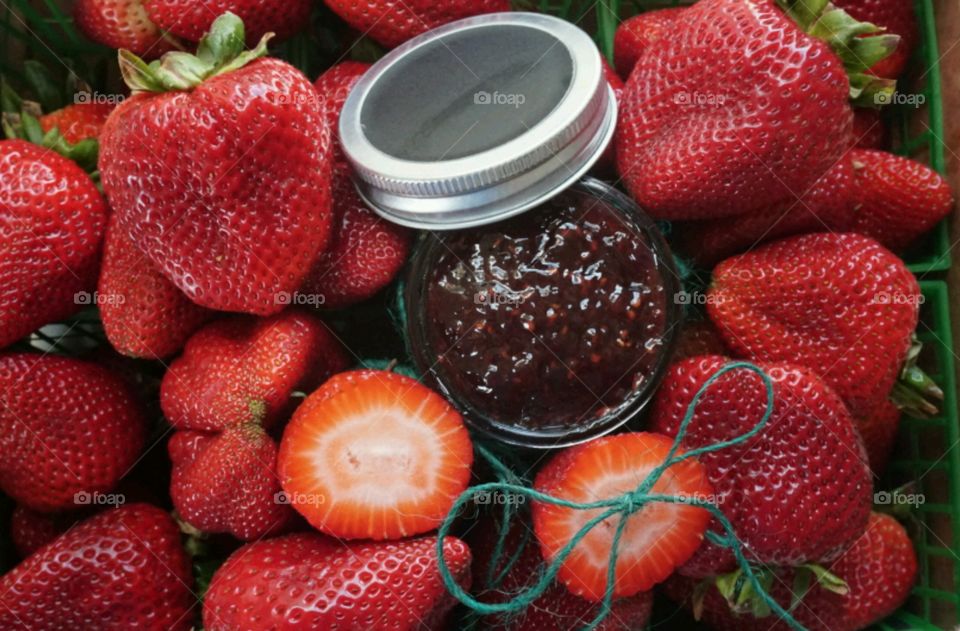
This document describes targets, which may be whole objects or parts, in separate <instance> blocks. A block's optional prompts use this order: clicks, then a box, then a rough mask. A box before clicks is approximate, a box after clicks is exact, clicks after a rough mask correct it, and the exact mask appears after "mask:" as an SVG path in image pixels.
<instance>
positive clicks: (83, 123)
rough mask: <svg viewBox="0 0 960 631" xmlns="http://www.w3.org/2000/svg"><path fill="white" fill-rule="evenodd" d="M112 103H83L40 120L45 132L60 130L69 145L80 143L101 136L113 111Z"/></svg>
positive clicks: (42, 117)
mask: <svg viewBox="0 0 960 631" xmlns="http://www.w3.org/2000/svg"><path fill="white" fill-rule="evenodd" d="M113 108H114V104H112V103H99V102H96V103H93V102H83V103H74V104H73V105H67V106H66V107H62V108H60V109H58V110H55V111H53V112H50V113H49V114H45V115H43V116H41V117H40V118H39V119H38V120H39V122H40V127H41V128H42V129H43V131H44V132H48V131H50V130H51V129H54V128H56V129H59V130H60V135H61V136H63V139H64V140H66V141H67V142H69V143H78V142H80V141H81V140H87V139H88V138H93V139H96V138H97V137H98V136H100V130H102V129H103V124H104V123H106V122H107V117H108V116H110V112H112V111H113Z"/></svg>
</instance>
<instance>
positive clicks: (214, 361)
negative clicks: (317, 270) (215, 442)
mask: <svg viewBox="0 0 960 631" xmlns="http://www.w3.org/2000/svg"><path fill="white" fill-rule="evenodd" d="M347 363H348V360H347V357H346V354H345V352H344V350H343V348H342V347H341V345H340V343H339V342H338V341H337V339H336V338H335V337H334V336H333V334H332V333H331V332H330V330H329V329H328V328H327V326H326V325H325V324H324V323H323V322H322V321H321V320H320V319H319V318H317V317H316V316H313V315H310V314H309V313H306V312H303V311H299V310H296V309H291V310H289V311H285V312H283V313H280V314H278V315H275V316H271V317H269V318H254V317H251V316H234V317H231V318H226V319H223V320H218V321H216V322H212V323H211V324H208V325H207V326H205V327H204V328H202V329H200V330H199V331H198V332H197V333H196V334H194V336H193V337H191V338H190V340H189V341H188V342H187V345H186V347H185V348H184V351H183V355H181V356H180V357H178V358H177V359H176V360H174V361H173V363H172V364H171V365H170V368H169V370H167V372H166V374H165V375H164V376H163V383H162V384H161V388H160V406H161V407H162V408H163V413H164V415H165V416H166V417H167V419H168V420H169V421H170V422H171V423H172V424H173V425H174V426H175V427H177V428H180V429H193V430H200V431H208V432H209V431H219V430H222V429H225V428H227V427H231V426H235V425H242V424H244V423H248V422H251V421H255V422H258V423H259V424H260V425H262V426H263V427H265V428H269V427H272V426H273V425H274V424H275V423H277V422H278V421H280V420H282V419H283V418H284V417H285V416H286V415H287V414H289V413H290V412H291V411H292V410H293V408H294V407H296V405H297V404H298V403H299V399H297V400H294V399H292V398H291V395H292V394H293V392H294V391H295V390H298V389H303V390H304V391H309V390H312V389H313V388H315V387H316V386H317V385H318V384H320V383H322V382H323V381H324V380H325V379H326V378H328V377H329V376H330V375H332V374H333V373H336V372H339V371H341V370H343V369H344V368H346V367H347Z"/></svg>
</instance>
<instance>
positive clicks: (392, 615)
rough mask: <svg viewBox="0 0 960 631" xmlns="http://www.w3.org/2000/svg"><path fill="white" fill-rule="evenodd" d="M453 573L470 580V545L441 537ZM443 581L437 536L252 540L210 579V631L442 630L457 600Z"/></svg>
mask: <svg viewBox="0 0 960 631" xmlns="http://www.w3.org/2000/svg"><path fill="white" fill-rule="evenodd" d="M443 549H444V559H445V560H446V562H447V565H448V567H449V568H450V573H451V574H452V575H453V577H454V578H455V580H456V581H457V582H458V583H459V584H460V585H461V586H463V587H469V584H470V549H469V548H468V547H467V546H466V544H464V543H463V542H462V541H460V540H459V539H455V538H453V537H448V538H446V539H444V542H443ZM455 602H456V601H455V600H454V599H453V597H452V596H450V595H449V594H448V593H447V591H446V589H445V588H444V586H443V583H442V582H441V579H440V570H439V567H438V565H437V538H436V537H422V538H419V539H406V540H403V541H383V542H358V543H351V544H343V543H340V542H337V541H335V540H333V539H328V538H326V537H323V536H321V535H318V534H316V533H302V534H293V535H287V536H284V537H277V538H275V539H270V540H267V541H258V542H256V543H250V544H247V545H245V546H243V547H242V548H240V549H239V550H237V551H236V552H235V553H234V554H233V555H232V556H230V558H229V559H227V561H226V563H224V564H223V566H222V567H220V569H218V570H217V572H216V574H214V576H213V581H212V582H211V583H210V589H209V590H208V591H207V595H206V598H205V599H204V603H203V626H204V628H205V629H207V631H267V630H268V629H294V628H297V629H330V630H335V629H344V630H346V629H439V628H442V621H443V619H444V617H445V616H446V614H447V612H448V611H449V610H450V609H451V608H452V607H453V605H454V604H455Z"/></svg>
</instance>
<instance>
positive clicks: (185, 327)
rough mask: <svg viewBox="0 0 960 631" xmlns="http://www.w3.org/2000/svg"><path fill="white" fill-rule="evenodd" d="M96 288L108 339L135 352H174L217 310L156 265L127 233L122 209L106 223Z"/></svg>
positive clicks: (135, 354)
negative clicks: (194, 297) (190, 295)
mask: <svg viewBox="0 0 960 631" xmlns="http://www.w3.org/2000/svg"><path fill="white" fill-rule="evenodd" d="M97 293H98V299H99V303H98V304H99V306H100V320H101V321H102V322H103V330H104V332H105V333H106V335H107V339H108V340H110V344H111V345H112V346H113V347H114V348H115V349H117V351H118V352H120V353H122V354H124V355H128V356H130V357H145V358H147V359H154V358H164V357H168V356H170V355H173V354H174V353H176V352H177V351H178V350H180V349H181V348H182V347H183V344H184V342H186V341H187V338H188V337H190V335H191V334H193V332H194V331H196V330H197V329H198V328H199V327H200V326H202V325H203V323H204V322H206V321H207V320H209V319H210V318H211V317H212V316H213V312H212V311H210V310H208V309H204V308H203V307H201V306H199V305H197V304H194V303H193V302H191V300H190V299H189V298H187V297H186V296H185V295H184V294H183V292H181V291H180V290H179V289H177V287H176V285H174V284H173V283H171V282H170V281H169V280H167V278H166V276H164V275H163V274H161V273H160V271H159V270H158V269H157V268H156V267H154V265H153V263H152V262H151V261H150V259H148V258H147V257H146V256H145V255H144V254H143V253H142V252H140V250H139V249H138V248H137V246H136V245H135V244H134V243H133V242H132V241H131V240H130V238H129V237H128V236H127V235H126V233H125V232H124V230H123V227H122V226H121V225H120V222H119V219H118V217H117V215H113V216H112V217H111V218H110V224H109V226H108V227H107V236H106V241H105V242H104V246H103V262H102V263H101V265H100V282H99V284H98V286H97Z"/></svg>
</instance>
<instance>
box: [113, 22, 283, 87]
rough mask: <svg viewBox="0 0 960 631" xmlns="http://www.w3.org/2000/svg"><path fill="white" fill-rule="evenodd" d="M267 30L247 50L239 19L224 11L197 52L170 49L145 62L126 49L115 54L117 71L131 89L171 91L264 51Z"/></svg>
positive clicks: (225, 70)
mask: <svg viewBox="0 0 960 631" xmlns="http://www.w3.org/2000/svg"><path fill="white" fill-rule="evenodd" d="M271 37H273V33H267V34H266V35H264V36H263V37H262V38H261V39H260V41H259V42H258V43H257V45H256V47H255V48H253V49H252V50H248V49H247V48H246V45H245V43H244V42H245V41H246V39H245V33H244V29H243V20H241V19H240V18H239V17H237V16H236V15H234V14H233V13H230V12H229V11H228V12H227V13H224V14H223V15H221V16H220V17H218V18H217V19H216V20H214V22H213V24H212V25H211V26H210V31H209V32H208V33H207V34H206V35H204V36H203V38H202V39H201V40H200V43H199V45H198V46H197V53H196V54H195V55H194V54H191V53H187V52H183V51H172V52H169V53H166V54H165V55H164V56H163V57H161V58H160V59H158V60H156V61H152V62H150V63H149V64H148V63H147V62H145V61H144V60H142V59H140V58H139V57H137V56H136V55H134V54H133V53H132V52H130V51H129V50H121V51H120V52H119V53H118V55H119V60H120V73H121V74H122V75H123V80H124V81H125V82H126V84H127V85H128V86H130V89H131V90H132V91H134V92H172V91H183V90H190V89H193V88H195V87H197V86H198V85H200V84H201V83H203V82H204V81H206V80H207V79H209V78H211V77H214V76H217V75H221V74H226V73H228V72H232V71H234V70H237V69H239V68H242V67H243V66H245V65H247V64H248V63H250V62H251V61H253V60H255V59H259V58H260V57H263V56H264V55H266V54H267V42H269V41H270V38H271Z"/></svg>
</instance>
